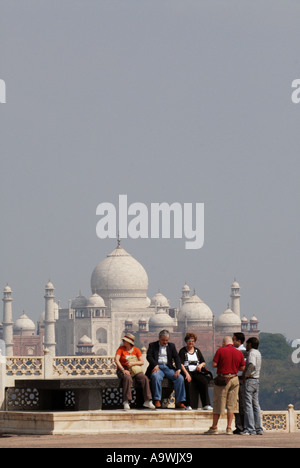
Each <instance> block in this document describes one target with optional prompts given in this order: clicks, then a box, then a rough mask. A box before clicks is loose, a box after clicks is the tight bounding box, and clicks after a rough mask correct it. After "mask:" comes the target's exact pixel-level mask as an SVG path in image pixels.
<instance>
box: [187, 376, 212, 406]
mask: <svg viewBox="0 0 300 468" xmlns="http://www.w3.org/2000/svg"><path fill="white" fill-rule="evenodd" d="M190 376H191V377H192V381H191V382H188V381H187V380H186V379H185V380H184V382H185V390H186V404H187V406H191V407H192V408H198V398H199V394H200V398H201V402H202V407H204V406H208V405H210V399H209V394H208V380H207V378H206V377H205V375H203V374H201V372H197V371H196V372H190Z"/></svg>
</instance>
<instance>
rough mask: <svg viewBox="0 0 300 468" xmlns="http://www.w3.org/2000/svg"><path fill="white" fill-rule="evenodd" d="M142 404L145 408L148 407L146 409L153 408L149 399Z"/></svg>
mask: <svg viewBox="0 0 300 468" xmlns="http://www.w3.org/2000/svg"><path fill="white" fill-rule="evenodd" d="M143 406H144V407H145V408H148V409H151V410H155V406H154V404H153V403H152V401H151V400H147V401H145V402H144V404H143Z"/></svg>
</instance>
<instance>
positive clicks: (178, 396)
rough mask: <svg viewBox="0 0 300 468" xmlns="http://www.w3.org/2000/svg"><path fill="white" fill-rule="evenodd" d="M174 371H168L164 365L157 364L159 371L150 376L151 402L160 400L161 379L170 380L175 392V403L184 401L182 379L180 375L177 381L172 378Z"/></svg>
mask: <svg viewBox="0 0 300 468" xmlns="http://www.w3.org/2000/svg"><path fill="white" fill-rule="evenodd" d="M174 374H175V371H174V370H173V369H169V367H168V366H166V365H165V364H159V371H158V372H154V373H153V374H152V375H151V384H152V397H153V400H159V401H160V400H161V383H162V381H163V378H164V377H166V378H167V379H170V380H172V382H173V385H174V390H175V401H176V403H180V402H181V401H185V398H186V396H185V386H184V378H183V376H182V375H181V374H179V377H178V378H177V379H175V378H174Z"/></svg>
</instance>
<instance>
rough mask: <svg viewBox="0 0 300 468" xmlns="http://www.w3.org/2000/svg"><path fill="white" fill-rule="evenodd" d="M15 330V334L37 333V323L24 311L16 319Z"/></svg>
mask: <svg viewBox="0 0 300 468" xmlns="http://www.w3.org/2000/svg"><path fill="white" fill-rule="evenodd" d="M13 330H14V334H15V335H21V334H22V335H23V336H28V335H33V334H34V333H35V324H34V323H33V321H32V320H30V318H28V317H27V315H26V314H24V313H23V314H22V315H21V317H20V318H18V320H16V321H15V323H14V327H13Z"/></svg>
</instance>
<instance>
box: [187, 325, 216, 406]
mask: <svg viewBox="0 0 300 468" xmlns="http://www.w3.org/2000/svg"><path fill="white" fill-rule="evenodd" d="M184 341H185V342H186V346H185V347H184V348H182V349H181V350H180V351H179V357H180V359H181V362H182V365H181V368H182V370H183V372H184V374H185V388H186V402H187V409H192V408H191V407H192V406H193V403H192V400H193V398H192V391H193V386H194V387H196V389H197V393H198V394H199V393H200V398H201V401H202V406H203V409H204V410H211V409H212V407H211V406H210V399H209V394H208V379H207V377H206V376H205V374H204V373H203V371H204V367H205V361H204V357H203V355H202V353H201V351H200V349H198V348H196V347H195V343H196V341H197V336H196V335H195V334H194V333H187V334H186V337H185V339H184ZM197 399H198V398H197ZM194 406H195V405H194ZM197 406H198V405H197ZM197 406H196V409H197Z"/></svg>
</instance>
